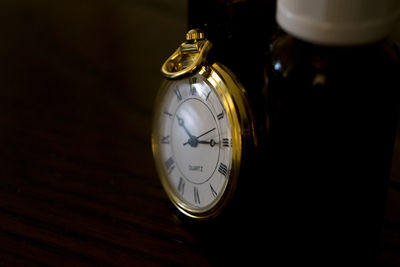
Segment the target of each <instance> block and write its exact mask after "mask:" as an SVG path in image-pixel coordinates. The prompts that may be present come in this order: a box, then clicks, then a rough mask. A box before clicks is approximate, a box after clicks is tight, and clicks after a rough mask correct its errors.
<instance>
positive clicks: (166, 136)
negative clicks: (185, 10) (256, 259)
mask: <svg viewBox="0 0 400 267" xmlns="http://www.w3.org/2000/svg"><path fill="white" fill-rule="evenodd" d="M211 47H212V43H211V42H210V41H208V40H206V39H205V36H204V33H203V32H202V31H200V30H190V31H189V32H188V33H187V34H186V41H185V42H184V43H182V44H181V45H180V46H179V48H178V49H177V50H176V51H175V52H174V53H173V54H172V56H170V57H169V58H168V59H167V61H166V62H165V63H164V65H163V66H162V69H161V70H162V74H163V75H164V76H165V78H166V81H165V82H164V83H163V85H162V86H161V88H160V90H159V92H158V95H157V98H156V106H155V111H154V112H155V113H154V121H153V129H152V149H153V156H154V160H155V163H156V167H157V171H158V174H159V176H160V179H161V183H162V185H163V187H164V189H165V191H166V193H167V195H168V197H169V199H170V200H171V201H172V203H173V204H174V205H175V206H176V207H177V208H178V210H179V211H180V212H182V213H183V214H185V215H186V216H189V217H191V218H195V219H209V218H214V217H215V216H217V215H219V214H220V213H221V211H223V210H224V208H226V206H227V204H228V203H229V202H231V200H232V197H233V196H234V195H235V191H236V189H237V185H238V181H239V180H240V179H245V178H249V177H243V178H241V177H240V175H239V174H240V173H241V171H242V170H243V167H244V166H243V165H244V163H243V162H244V158H245V157H246V155H247V153H248V151H249V149H251V148H254V146H255V143H256V137H255V130H254V123H253V115H252V112H251V110H250V105H249V102H248V99H247V95H246V92H245V90H244V89H243V87H242V85H241V84H240V83H239V82H238V80H237V79H236V78H235V76H234V74H233V73H232V72H230V71H229V70H228V69H227V68H226V67H225V66H223V65H222V64H220V63H217V62H211V60H209V59H208V58H207V55H208V52H209V51H210V49H211Z"/></svg>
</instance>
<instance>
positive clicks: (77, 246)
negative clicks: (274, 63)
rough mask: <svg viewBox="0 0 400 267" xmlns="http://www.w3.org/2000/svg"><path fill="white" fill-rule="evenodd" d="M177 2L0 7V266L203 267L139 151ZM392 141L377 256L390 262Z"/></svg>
mask: <svg viewBox="0 0 400 267" xmlns="http://www.w3.org/2000/svg"><path fill="white" fill-rule="evenodd" d="M186 28H187V2H186V1H185V0H179V1H178V0H174V1H171V0H135V1H129V0H117V1H105V0H96V1H94V0H85V1H61V0H60V1H28V0H3V1H1V3H0V265H69V266H70V265H77V264H80V265H91V264H107V265H108V264H110V265H142V264H151V265H158V264H160V265H165V264H188V265H208V264H210V261H209V259H208V258H207V255H205V254H204V253H202V248H201V247H200V245H199V244H198V243H197V241H196V238H195V237H194V236H193V235H192V234H191V233H190V231H188V230H187V229H186V228H185V227H183V225H182V223H181V221H180V220H179V218H177V217H176V216H175V215H174V213H173V211H172V209H171V208H170V205H169V204H168V200H167V198H166V195H165V194H164V192H163V190H162V188H161V185H160V183H159V180H158V177H157V175H156V172H155V168H154V164H153V161H152V155H151V147H150V130H151V116H152V107H153V104H154V103H153V102H154V96H155V93H156V92H157V90H158V88H159V86H160V83H161V80H162V77H161V75H160V67H161V64H162V63H163V62H164V60H165V59H166V58H167V57H168V56H169V55H170V54H171V53H172V52H173V51H174V50H175V49H176V47H177V46H178V45H179V44H180V42H181V41H182V40H183V38H184V34H185V32H186ZM399 136H400V134H399V131H398V134H397V143H396V148H395V154H394V155H395V156H394V159H393V163H394V164H393V170H392V175H391V184H390V188H389V196H388V201H387V212H386V220H385V228H384V237H385V238H384V245H383V249H382V257H383V258H384V259H385V262H387V263H392V264H400V258H399V255H400V193H399V192H400V186H399V185H400V171H399V169H400V166H399V165H400V164H399V162H400V142H399V140H400V138H399Z"/></svg>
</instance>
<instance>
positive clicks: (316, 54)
mask: <svg viewBox="0 0 400 267" xmlns="http://www.w3.org/2000/svg"><path fill="white" fill-rule="evenodd" d="M397 56H398V55H397V54H396V50H395V49H394V47H392V46H390V44H389V43H388V42H382V43H379V44H371V45H364V46H360V47H322V46H317V45H313V44H310V43H306V42H303V41H300V40H297V39H295V38H293V37H291V36H289V35H281V36H280V37H278V38H277V39H276V40H275V41H274V42H273V43H272V44H271V46H270V51H269V53H268V57H267V64H266V78H267V86H266V89H265V91H264V94H265V97H266V99H265V101H266V103H265V105H266V107H267V116H266V123H265V124H266V129H267V134H266V140H267V141H266V142H267V148H266V151H267V154H268V156H267V160H268V162H270V164H269V165H270V166H271V167H270V168H269V170H268V171H267V177H269V179H270V180H271V181H272V182H271V188H274V190H272V191H273V192H271V197H272V199H273V201H274V203H276V205H275V208H276V210H275V212H276V213H275V214H277V221H276V223H277V224H278V225H279V227H281V229H282V230H283V229H285V231H286V233H285V236H286V235H287V236H286V237H287V238H288V240H291V243H292V244H293V245H294V247H293V249H294V248H296V251H298V252H299V253H300V254H301V255H302V257H305V258H306V259H310V258H313V256H311V255H312V254H313V253H315V254H316V255H320V257H321V258H325V259H326V258H327V257H329V258H330V259H335V260H337V261H341V260H344V259H349V260H354V261H355V262H361V261H365V262H371V261H376V260H377V252H378V250H379V236H380V229H381V225H382V220H383V215H384V204H385V195H386V190H387V182H388V178H389V172H390V166H391V165H390V164H391V156H392V150H393V142H394V135H395V130H396V123H397V101H398V99H399V94H398V90H399V81H398V73H399V67H398V64H397V61H398V58H397ZM288 229H289V230H288ZM306 244H309V245H306ZM282 245H283V246H285V245H284V244H282ZM317 252H318V253H317ZM309 253H310V254H309ZM314 258H315V257H314Z"/></svg>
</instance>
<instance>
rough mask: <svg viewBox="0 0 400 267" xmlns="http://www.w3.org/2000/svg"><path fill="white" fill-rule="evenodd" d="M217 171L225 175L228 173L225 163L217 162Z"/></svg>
mask: <svg viewBox="0 0 400 267" xmlns="http://www.w3.org/2000/svg"><path fill="white" fill-rule="evenodd" d="M218 171H219V172H220V173H221V174H222V175H223V176H226V174H227V173H228V167H227V166H226V165H225V164H223V163H222V162H221V163H220V164H219V167H218Z"/></svg>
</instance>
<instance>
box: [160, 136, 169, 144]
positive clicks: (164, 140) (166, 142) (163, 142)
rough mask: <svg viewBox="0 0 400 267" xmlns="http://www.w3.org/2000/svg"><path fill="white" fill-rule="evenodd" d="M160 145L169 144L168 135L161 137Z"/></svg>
mask: <svg viewBox="0 0 400 267" xmlns="http://www.w3.org/2000/svg"><path fill="white" fill-rule="evenodd" d="M161 143H162V144H169V135H167V136H161Z"/></svg>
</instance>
